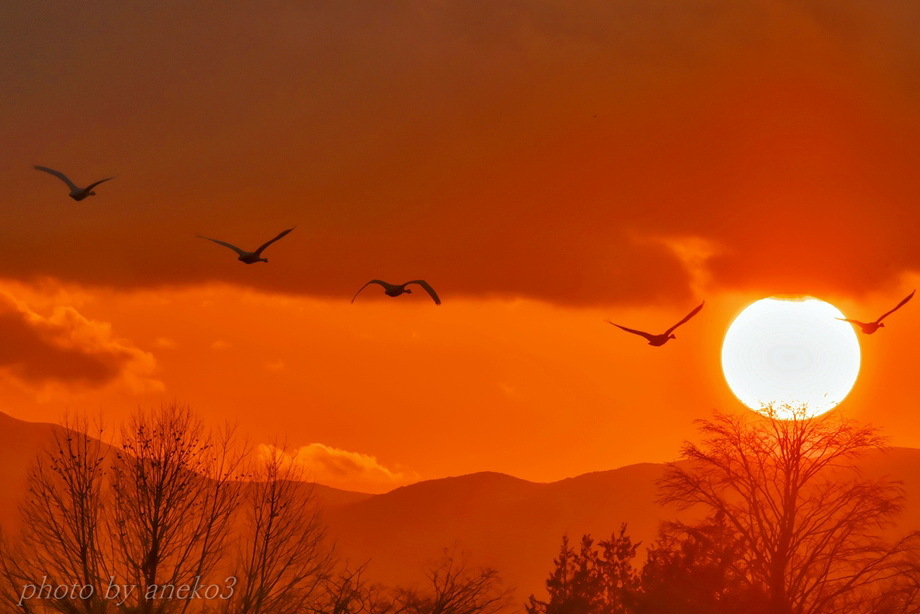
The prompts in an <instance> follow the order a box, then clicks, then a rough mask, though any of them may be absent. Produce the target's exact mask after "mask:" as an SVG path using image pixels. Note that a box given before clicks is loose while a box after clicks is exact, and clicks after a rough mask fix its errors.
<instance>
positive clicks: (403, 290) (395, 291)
mask: <svg viewBox="0 0 920 614" xmlns="http://www.w3.org/2000/svg"><path fill="white" fill-rule="evenodd" d="M371 284H380V285H381V286H383V290H384V294H386V295H387V296H399V295H400V294H412V290H411V289H410V288H407V287H406V286H408V285H409V284H418V285H419V286H421V287H422V288H424V289H425V292H427V293H428V295H429V296H431V299H432V300H433V301H434V304H435V305H440V304H441V299H440V298H438V293H437V292H435V291H434V288H432V287H431V286H430V285H429V284H428V282H427V281H425V280H424V279H415V280H412V281H407V282H406V283H404V284H388V283H387V282H385V281H382V280H380V279H372V280H370V281H369V282H367V283H366V284H364V285H363V286H361V289H360V290H358V291H357V292H355V295H354V296H353V297H352V299H351V302H352V303H354V302H355V299H356V298H358V295H359V294H361V290H364V289H365V288H366V287H368V286H369V285H371Z"/></svg>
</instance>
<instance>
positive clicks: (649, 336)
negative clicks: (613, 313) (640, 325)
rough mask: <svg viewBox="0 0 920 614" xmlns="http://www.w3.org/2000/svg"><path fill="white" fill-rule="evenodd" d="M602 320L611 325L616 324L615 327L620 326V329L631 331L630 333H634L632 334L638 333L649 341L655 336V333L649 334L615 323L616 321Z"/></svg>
mask: <svg viewBox="0 0 920 614" xmlns="http://www.w3.org/2000/svg"><path fill="white" fill-rule="evenodd" d="M604 321H605V322H607V324H612V325H614V326H616V327H617V328H621V329H623V330H625V331H626V332H627V333H632V334H634V335H639V336H640V337H645V338H646V339H648V340H649V341H651V340H652V339H653V338H654V337H655V335H651V334H649V333H644V332H642V331H641V330H633V329H631V328H626V327H625V326H620V325H619V324H617V323H615V322H611V321H610V320H604Z"/></svg>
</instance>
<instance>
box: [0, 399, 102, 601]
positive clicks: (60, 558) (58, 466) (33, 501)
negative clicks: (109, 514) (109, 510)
mask: <svg viewBox="0 0 920 614" xmlns="http://www.w3.org/2000/svg"><path fill="white" fill-rule="evenodd" d="M89 431H90V423H89V420H88V419H87V418H86V417H85V416H74V415H65V416H64V419H63V420H62V423H61V428H59V429H55V430H54V434H53V436H52V441H51V443H50V445H49V446H48V448H47V449H45V450H44V451H43V452H42V453H40V454H39V455H38V457H37V458H36V460H35V463H34V464H33V466H32V468H31V470H30V471H29V474H28V477H27V489H28V490H27V492H28V496H27V497H26V499H25V500H24V502H23V503H22V505H21V506H20V516H21V518H22V530H21V532H20V536H19V540H17V542H16V543H14V544H13V543H8V542H6V541H5V540H4V543H3V546H2V553H0V573H2V575H3V576H4V579H5V585H4V589H3V593H4V596H5V597H6V599H5V600H6V601H10V602H12V603H19V602H21V605H20V606H19V607H20V611H31V610H33V609H34V607H33V604H31V603H26V602H25V601H23V600H22V599H21V597H22V595H23V594H24V587H25V586H26V585H32V584H34V583H35V582H36V581H37V580H38V579H42V578H44V579H46V581H47V583H48V584H51V585H54V586H58V585H68V586H70V585H73V584H74V583H76V584H79V585H80V586H81V587H87V586H88V587H92V590H91V591H89V590H87V591H86V592H85V593H84V594H83V596H82V597H81V596H80V594H79V593H77V592H76V591H72V592H69V593H68V594H67V595H65V596H64V597H63V598H60V599H54V600H48V601H47V602H46V603H45V605H46V606H47V607H49V608H50V609H52V610H53V611H58V612H65V613H74V614H76V613H81V612H82V613H84V614H95V613H100V612H105V611H106V607H107V604H106V603H105V601H104V600H103V599H102V598H101V595H102V586H103V584H104V582H105V580H106V578H105V562H104V548H105V544H106V543H108V540H107V539H105V531H103V530H102V529H103V518H102V510H103V501H104V478H105V470H106V453H107V446H106V445H104V444H103V443H102V441H101V436H102V432H103V429H102V427H101V426H98V427H97V428H95V429H94V431H95V433H96V435H97V437H95V438H94V437H91V436H89V435H88V434H87V433H88V432H89Z"/></svg>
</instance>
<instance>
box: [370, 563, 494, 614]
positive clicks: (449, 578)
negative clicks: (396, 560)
mask: <svg viewBox="0 0 920 614" xmlns="http://www.w3.org/2000/svg"><path fill="white" fill-rule="evenodd" d="M425 577H426V579H427V580H428V583H427V585H426V586H425V587H423V588H419V589H406V588H402V589H397V597H396V599H395V600H394V601H393V603H392V604H391V605H390V607H389V608H387V612H390V613H402V612H405V613H408V614H497V613H498V612H501V611H502V610H504V609H505V608H506V607H508V605H509V604H510V600H511V589H506V588H503V587H502V580H501V577H500V576H499V575H498V572H497V571H496V570H495V569H492V568H490V567H475V568H474V567H471V566H470V565H469V564H468V562H467V559H466V556H465V555H460V554H457V552H456V548H453V549H449V548H446V549H444V550H443V551H442V554H441V558H440V559H439V560H438V561H437V562H436V563H434V564H433V565H432V566H430V567H429V568H428V570H427V571H426V572H425Z"/></svg>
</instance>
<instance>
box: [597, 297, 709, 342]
mask: <svg viewBox="0 0 920 614" xmlns="http://www.w3.org/2000/svg"><path fill="white" fill-rule="evenodd" d="M705 304H706V301H703V302H702V303H700V304H699V305H698V306H697V307H696V308H695V309H694V310H693V311H691V312H690V313H688V314H687V315H686V316H684V319H683V320H681V321H680V322H678V323H677V324H675V325H674V326H672V327H671V328H669V329H668V330H666V331H664V332H663V333H661V334H660V335H653V334H651V333H646V332H643V331H641V330H633V329H632V328H626V327H625V326H620V325H619V324H615V323H614V322H611V321H610V320H607V321H606V322H607V324H613V325H614V326H616V327H617V328H621V329H623V330H625V331H626V332H627V333H632V334H634V335H639V336H640V337H645V338H646V339H648V344H649V345H654V346H655V347H658V346H662V345H664V344H665V343H667V342H668V341H669V340H671V339H677V337H676V336H675V335H673V334H671V333H673V332H674V330H675V329H676V328H677V327H678V326H680V325H681V324H683V323H684V322H686V321H687V320H689V319H690V318H692V317H693V316H695V315H696V314H697V313H699V311H700V309H702V308H703V305H705Z"/></svg>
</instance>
